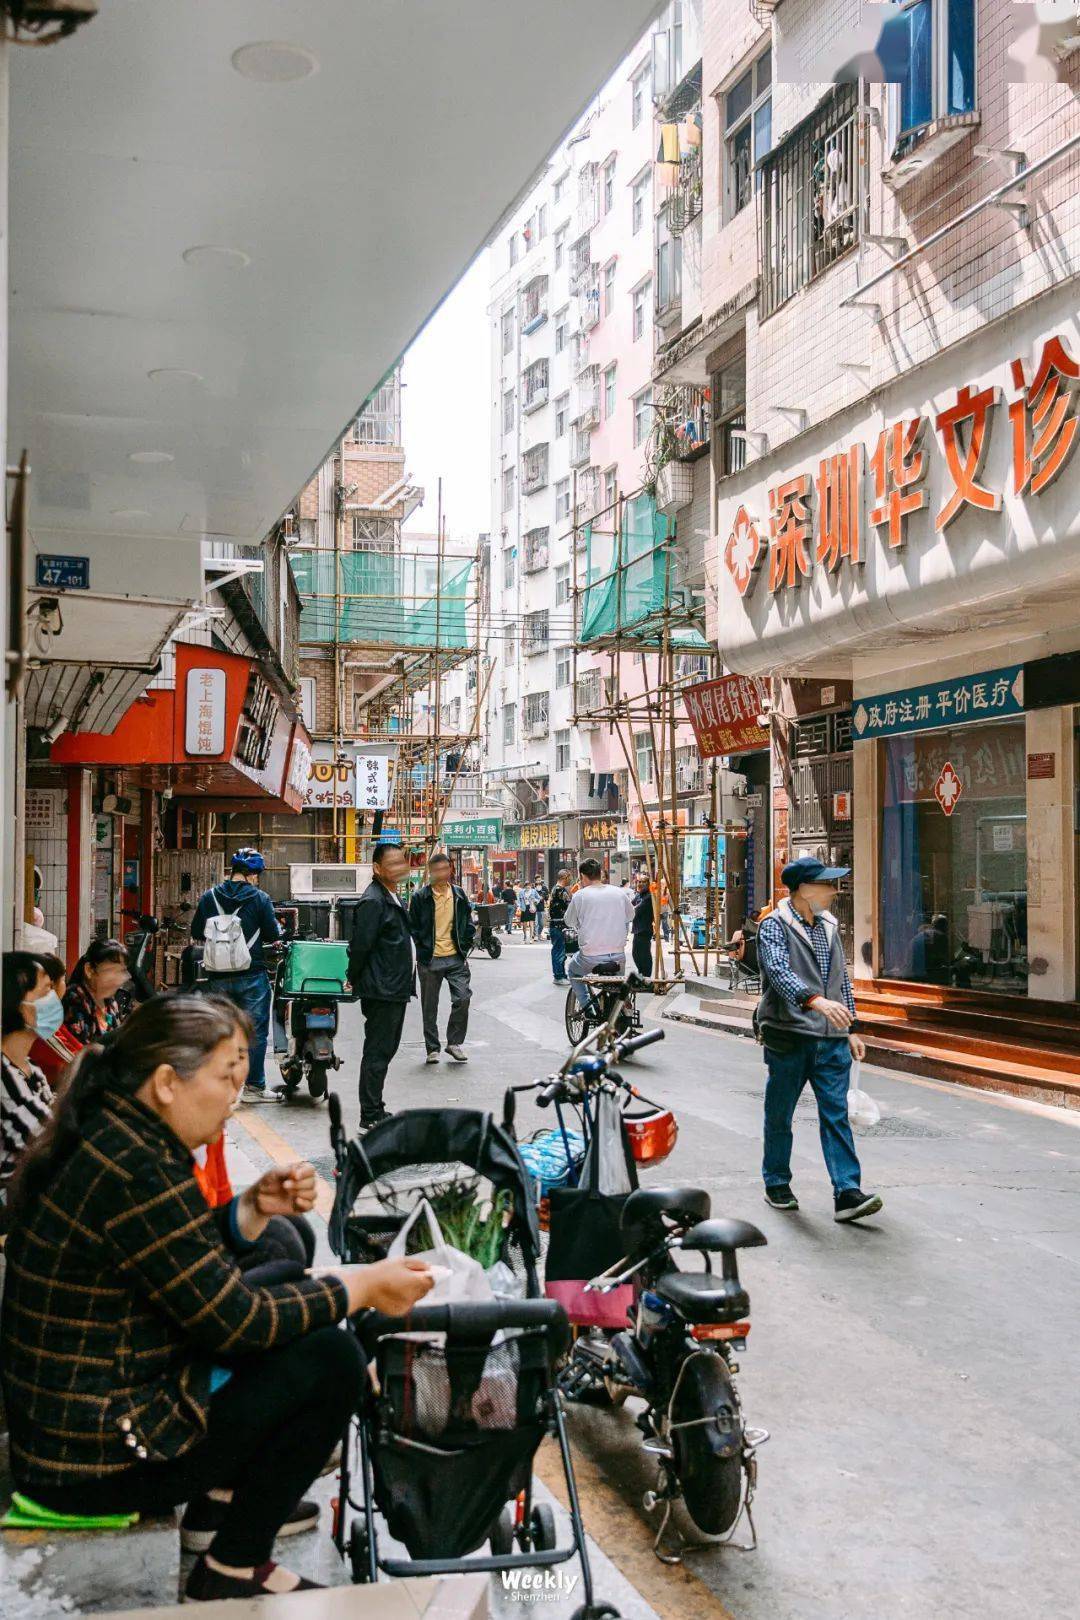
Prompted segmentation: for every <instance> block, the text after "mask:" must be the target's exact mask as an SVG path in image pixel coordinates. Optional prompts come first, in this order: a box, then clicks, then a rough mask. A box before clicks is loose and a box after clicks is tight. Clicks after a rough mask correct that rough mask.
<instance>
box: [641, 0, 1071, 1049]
mask: <svg viewBox="0 0 1080 1620" xmlns="http://www.w3.org/2000/svg"><path fill="white" fill-rule="evenodd" d="M857 9H858V8H857V7H855V6H854V5H853V4H847V3H846V0H829V3H823V4H810V3H808V0H779V3H778V4H775V5H769V6H762V5H755V6H754V7H753V8H752V9H751V11H750V12H748V13H747V15H746V16H745V17H744V18H743V21H742V29H741V32H740V30H739V28H738V27H735V28H733V27H732V26H731V18H730V15H729V8H726V7H721V6H714V7H711V8H707V13H706V30H705V44H704V50H703V64H704V78H703V84H704V86H705V88H706V92H707V94H706V98H705V104H704V113H705V131H704V133H705V149H706V163H705V175H704V188H705V209H706V230H705V238H706V240H705V245H704V252H703V265H702V276H703V287H704V293H703V316H702V324H703V328H704V329H705V332H706V336H705V339H704V341H699V343H698V344H697V346H696V352H695V353H688V352H687V351H688V349H689V347H690V346H689V345H684V347H683V350H682V351H680V352H677V353H673V354H672V356H671V358H672V360H673V362H674V363H673V365H671V366H669V368H668V370H667V373H666V374H667V376H669V377H671V376H672V375H674V376H676V377H678V378H679V379H680V380H683V379H686V380H697V381H700V380H701V379H702V378H709V386H710V387H711V389H712V396H713V405H714V407H716V406H717V405H719V404H721V403H722V402H724V397H725V385H724V376H725V371H726V363H727V356H728V355H729V354H733V353H735V352H736V351H738V352H739V353H740V355H741V362H740V363H741V381H740V388H741V394H742V397H741V401H740V405H741V411H742V419H741V421H740V423H739V425H738V428H737V430H736V432H737V438H736V441H735V442H736V443H737V444H738V445H739V446H740V450H739V454H738V455H737V456H736V457H733V458H732V459H730V460H727V461H726V460H725V459H724V449H723V446H722V444H721V443H719V442H718V438H717V436H716V435H715V433H714V438H713V454H712V458H711V461H712V467H711V476H710V479H709V501H710V510H709V517H710V522H709V531H710V534H709V547H710V553H709V554H707V556H706V559H705V563H706V570H707V572H709V573H711V574H712V576H713V577H714V578H715V593H714V594H713V595H712V602H713V604H714V610H715V619H714V621H713V623H714V625H715V635H716V638H717V642H718V645H719V649H720V653H721V656H722V658H723V659H724V661H725V664H726V665H727V666H728V667H730V668H732V669H734V670H738V671H740V672H742V673H745V674H748V675H758V676H762V677H770V676H772V677H776V676H781V675H782V676H784V677H789V678H791V679H792V681H793V682H796V681H797V682H798V683H800V684H801V686H803V687H806V686H810V687H812V688H814V689H816V690H817V692H818V694H819V696H820V697H821V698H822V699H824V697H825V696H826V695H827V696H829V697H831V698H832V699H833V704H832V714H831V715H830V714H829V713H828V712H827V706H826V705H825V704H824V702H822V703H821V705H820V710H819V715H818V716H817V717H816V718H817V719H822V720H825V721H826V722H827V723H826V724H824V725H821V726H819V732H820V742H821V745H822V747H823V748H825V749H828V750H830V751H831V757H834V758H835V757H838V756H839V753H840V750H839V749H838V748H837V747H836V743H837V742H838V741H839V742H842V743H843V744H844V749H845V751H846V752H847V754H848V757H849V759H850V760H851V777H850V791H848V789H847V788H846V787H845V788H841V787H839V786H838V785H836V783H835V779H830V778H828V776H827V775H819V776H818V777H817V778H815V779H814V780H813V782H812V783H811V788H812V794H811V798H812V800H816V804H817V813H818V819H819V822H820V826H819V827H817V828H816V829H815V834H816V836H813V837H811V839H810V842H812V843H815V844H816V846H817V847H820V848H821V850H822V852H823V853H827V854H829V855H830V856H834V855H836V854H841V855H843V856H847V855H848V853H849V852H850V858H851V861H852V863H853V865H854V878H853V885H852V893H851V934H852V938H851V948H852V953H853V958H854V964H855V971H856V975H857V978H858V980H859V982H860V984H861V987H862V990H863V992H864V995H865V996H866V997H867V998H869V1000H868V1005H871V1004H872V1003H873V1001H874V998H875V997H879V998H880V997H893V999H894V1000H895V999H896V998H897V997H898V996H902V994H908V995H910V996H914V997H920V996H921V997H924V998H925V996H926V995H927V994H929V991H928V990H927V987H928V986H932V987H934V992H933V993H934V995H935V996H937V997H938V998H939V999H941V998H944V999H945V1000H949V999H950V998H951V999H952V1000H953V1001H959V1000H964V998H970V997H972V996H974V997H976V998H978V997H979V996H983V997H986V998H992V999H993V1000H994V1002H995V1004H996V1005H1001V1004H1002V1003H1003V999H1004V998H1027V1000H1028V1001H1029V1002H1030V1004H1031V1006H1032V1007H1033V1008H1034V1007H1036V1006H1040V1007H1043V1008H1047V1007H1049V1008H1052V1007H1053V1006H1054V1005H1062V1004H1075V1002H1076V998H1077V914H1078V905H1077V887H1076V884H1077V822H1078V815H1077V802H1076V788H1077V766H1078V742H1077V735H1078V725H1077V721H1078V715H1080V709H1078V708H1077V704H1078V703H1080V657H1078V653H1080V636H1078V634H1077V631H1076V628H1075V626H1076V622H1077V603H1078V600H1080V533H1078V528H1077V516H1076V514H1077V509H1078V507H1077V499H1076V491H1077V485H1076V478H1077V467H1078V465H1080V463H1077V462H1076V461H1075V460H1074V459H1072V456H1071V452H1072V449H1073V441H1074V440H1075V438H1076V436H1077V433H1078V432H1080V425H1078V423H1077V420H1076V413H1077V396H1076V383H1077V379H1078V376H1080V329H1078V325H1077V286H1078V283H1077V279H1076V278H1077V272H1078V270H1080V203H1078V201H1077V189H1078V188H1077V179H1078V176H1080V114H1078V111H1077V99H1076V92H1077V85H1078V80H1080V53H1078V51H1077V45H1078V44H1080V40H1077V39H1075V38H1074V39H1072V40H1068V41H1064V42H1062V43H1061V45H1060V46H1059V53H1060V56H1059V62H1058V67H1057V71H1058V74H1059V79H1058V82H1041V83H1026V84H1020V83H1010V82H1009V80H1008V79H1007V77H1006V61H1007V57H1008V52H1009V49H1010V46H1011V43H1012V29H1013V20H1014V19H1013V13H1014V8H1013V7H1011V6H1010V5H1009V4H1008V3H1007V0H969V3H966V4H961V3H958V0H953V3H952V4H948V5H947V4H944V3H943V0H915V3H914V4H909V5H906V6H904V7H903V8H901V10H900V17H901V26H902V27H904V28H905V29H906V30H907V31H908V38H909V41H910V53H909V64H910V65H909V68H908V70H907V71H906V73H905V75H904V76H903V78H902V81H901V82H899V83H896V84H893V85H876V84H869V85H868V84H866V83H865V82H860V83H851V84H835V85H833V84H829V83H824V82H823V83H817V82H812V83H811V82H809V81H811V80H813V79H814V78H815V74H814V65H815V64H820V63H823V62H829V63H831V64H833V65H835V64H837V63H839V61H840V60H841V59H842V56H843V54H844V51H845V50H846V48H847V47H846V43H845V42H846V40H847V39H848V37H849V36H850V31H851V29H852V28H853V25H854V22H855V18H856V12H857ZM781 60H782V61H784V62H790V61H792V60H796V61H802V62H804V63H806V64H807V67H806V69H805V74H806V80H807V81H808V82H804V83H794V82H784V81H782V80H780V79H779V78H778V76H777V73H776V64H777V62H778V61H781ZM789 77H793V75H790V74H789ZM817 77H818V78H824V77H825V75H824V73H823V72H821V71H820V70H819V72H818V74H817ZM766 106H767V107H768V113H767V115H766V113H765V110H764V109H765V108H766ZM747 117H749V120H750V124H749V128H750V135H749V137H748V139H749V143H750V152H749V161H750V162H751V164H752V171H751V177H750V178H749V179H747V177H746V169H745V167H744V156H743V153H744V147H745V143H746V139H747V137H745V136H743V137H742V144H740V132H741V130H743V129H744V128H745V127H746V124H745V120H746V118H747ZM741 121H742V122H741ZM710 133H711V136H712V141H713V142H714V143H715V144H714V145H713V152H714V153H715V155H716V160H715V161H712V160H711V159H710V151H709V148H710ZM743 198H745V201H743V200H742V199H743ZM737 203H741V206H735V205H736V204H737ZM710 213H711V216H712V228H710V224H709V220H710ZM706 350H707V352H706ZM695 366H696V367H697V369H696V370H694V369H693V368H694V367H695ZM848 693H850V705H848V704H847V703H844V704H843V707H841V706H840V703H839V702H838V699H842V698H844V697H846V696H847V694H848ZM788 718H790V716H789V717H788ZM838 718H839V720H840V721H841V722H842V723H841V724H840V725H839V726H838V724H837V720H838ZM784 725H785V717H784V716H783V715H782V714H777V715H775V716H774V748H773V754H772V761H771V766H772V769H771V773H770V775H771V782H770V786H771V791H772V826H771V832H772V836H773V843H774V852H775V856H776V865H777V866H778V865H779V864H780V862H781V861H782V859H783V858H784V856H785V855H786V854H787V853H788V852H789V851H791V850H793V849H794V848H795V847H796V843H797V838H796V832H797V829H796V818H797V817H798V816H799V815H801V814H803V813H804V806H803V805H802V803H801V802H800V801H801V799H802V797H803V796H802V795H800V794H798V793H797V792H796V791H794V788H793V780H792V776H791V773H790V771H791V764H792V761H791V759H790V751H789V757H788V760H787V768H788V770H787V774H786V775H785V772H784V760H783V756H782V750H779V749H778V748H777V747H776V733H777V732H780V731H781V730H783V728H784ZM838 730H839V732H840V736H839V738H838V737H837V731H838ZM826 795H827V796H828V801H829V802H828V803H827V805H826V804H823V803H822V800H823V799H824V798H825V797H826ZM834 795H835V797H834ZM841 818H843V819H842V821H841ZM845 832H846V837H844V836H842V834H843V833H845ZM1047 1016H1048V1017H1049V1016H1052V1014H1047Z"/></svg>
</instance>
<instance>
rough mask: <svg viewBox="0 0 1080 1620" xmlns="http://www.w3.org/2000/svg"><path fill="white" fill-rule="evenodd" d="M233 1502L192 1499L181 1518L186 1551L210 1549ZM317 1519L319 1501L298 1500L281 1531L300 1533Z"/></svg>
mask: <svg viewBox="0 0 1080 1620" xmlns="http://www.w3.org/2000/svg"><path fill="white" fill-rule="evenodd" d="M231 1505H232V1504H231V1503H229V1502H219V1501H218V1499H217V1497H215V1496H199V1497H196V1499H195V1501H194V1502H189V1503H188V1505H187V1507H186V1508H185V1509H184V1517H183V1518H182V1519H181V1520H180V1545H181V1547H183V1549H184V1551H185V1552H196V1553H204V1552H207V1551H208V1550H209V1548H210V1543H211V1542H212V1541H213V1539H214V1537H215V1536H216V1535H217V1533H218V1531H219V1530H220V1529H221V1526H222V1523H223V1521H224V1518H225V1515H226V1513H227V1512H228V1511H229V1508H230V1506H231ZM318 1522H319V1504H318V1502H309V1501H306V1500H305V1501H302V1502H297V1504H296V1506H295V1507H294V1508H293V1510H292V1512H291V1513H290V1514H289V1517H288V1518H287V1519H286V1520H285V1523H284V1524H283V1525H282V1526H281V1528H280V1530H279V1531H278V1535H279V1536H299V1535H302V1534H303V1533H304V1531H305V1530H314V1529H315V1527H316V1526H317V1525H318ZM207 1573H208V1574H210V1575H212V1574H214V1573H215V1571H213V1570H208V1571H207ZM232 1595H234V1596H235V1595H236V1594H232Z"/></svg>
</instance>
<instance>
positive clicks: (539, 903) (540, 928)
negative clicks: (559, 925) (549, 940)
mask: <svg viewBox="0 0 1080 1620" xmlns="http://www.w3.org/2000/svg"><path fill="white" fill-rule="evenodd" d="M548 892H549V891H548V886H547V884H546V883H538V884H537V885H536V938H537V939H543V937H544V911H545V909H546V907H547V903H548Z"/></svg>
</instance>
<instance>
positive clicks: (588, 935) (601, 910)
mask: <svg viewBox="0 0 1080 1620" xmlns="http://www.w3.org/2000/svg"><path fill="white" fill-rule="evenodd" d="M578 872H579V873H580V876H581V888H580V889H579V890H578V892H577V893H576V894H575V896H574V898H573V899H572V900H571V902H570V906H569V909H568V910H567V913H566V917H565V919H564V922H565V925H566V932H567V933H568V934H574V935H576V937H577V942H578V948H577V953H576V955H574V956H572V957H571V958H570V960H569V962H567V964H566V972H567V976H568V977H569V980H570V984H571V986H572V988H573V991H574V994H575V996H576V997H577V999H578V1002H579V1004H580V1005H581V1006H582V1007H587V1006H588V1005H589V999H590V996H589V987H588V985H587V984H585V983H584V982H583V981H584V978H585V975H586V974H587V973H591V972H592V971H593V969H594V968H595V967H596V966H597V965H598V964H599V963H600V962H618V964H619V966H620V969H621V970H622V971H623V972H625V971H626V936H627V933H628V932H629V928H630V923H631V921H632V920H633V916H634V901H633V898H632V896H631V893H630V890H629V889H616V888H615V887H614V885H612V884H609V883H605V882H604V881H603V868H602V867H601V865H600V862H599V861H592V860H589V861H582V863H581V865H580V866H579V867H578Z"/></svg>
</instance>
